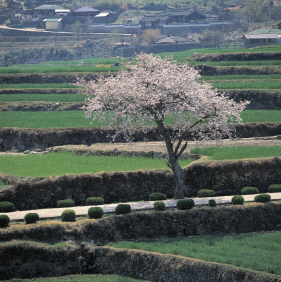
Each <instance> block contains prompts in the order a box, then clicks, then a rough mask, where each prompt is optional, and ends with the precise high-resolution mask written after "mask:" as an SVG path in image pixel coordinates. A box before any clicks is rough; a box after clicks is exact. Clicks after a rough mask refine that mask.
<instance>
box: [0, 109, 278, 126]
mask: <svg viewBox="0 0 281 282" xmlns="http://www.w3.org/2000/svg"><path fill="white" fill-rule="evenodd" d="M241 117H242V119H243V122H244V123H252V122H278V123H279V122H281V111H278V110H244V111H243V112H242V113H241ZM91 122H92V123H91ZM167 123H168V124H172V121H171V120H167ZM101 126H103V124H102V123H99V122H97V121H92V120H91V119H86V118H85V116H84V112H83V111H82V110H80V111H37V112H22V111H2V112H0V127H20V128H61V127H101Z"/></svg>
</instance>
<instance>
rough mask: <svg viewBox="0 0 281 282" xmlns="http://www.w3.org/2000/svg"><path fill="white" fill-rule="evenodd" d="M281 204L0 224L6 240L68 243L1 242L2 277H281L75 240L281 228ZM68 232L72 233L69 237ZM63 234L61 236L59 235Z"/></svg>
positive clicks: (0, 234) (98, 241)
mask: <svg viewBox="0 0 281 282" xmlns="http://www.w3.org/2000/svg"><path fill="white" fill-rule="evenodd" d="M280 228H281V204H280V203H267V204H250V205H245V206H229V207H217V208H210V207H205V208H193V209H191V210H187V211H174V212H170V211H165V212H149V213H147V212H138V213H132V214H127V215H120V216H114V217H109V218H104V219H100V220H86V221H84V222H81V223H80V225H79V224H71V223H69V224H68V225H66V224H64V225H63V224H62V223H57V224H55V222H53V223H52V222H49V223H37V224H30V225H23V226H19V227H18V228H12V227H8V228H6V229H3V228H1V229H0V238H1V240H12V239H13V237H16V238H18V239H19V238H24V239H25V240H27V239H32V240H39V241H41V242H42V239H43V240H44V239H45V240H50V238H52V235H51V236H49V235H47V236H46V233H47V234H50V233H52V234H53V235H54V236H55V237H57V238H58V235H61V236H63V238H64V239H65V240H71V241H68V243H67V244H66V245H64V246H59V247H58V246H57V247H55V246H49V245H47V244H42V243H34V242H29V241H15V240H13V241H10V242H6V243H5V244H1V245H0V277H1V278H2V279H5V280H7V279H11V278H16V277H17V278H32V277H39V276H43V277H44V276H45V277H50V276H59V275H67V274H74V273H101V274H118V275H124V276H129V277H132V278H138V279H147V280H148V279H149V280H151V281H200V282H201V281H202V282H205V281H222V282H229V281H234V279H235V281H241V282H242V281H260V282H271V281H272V282H273V281H274V282H277V281H278V282H279V281H281V278H280V276H272V275H270V274H265V273H260V272H255V271H250V270H247V269H243V268H238V267H234V266H229V265H225V264H219V263H212V262H205V261H201V260H197V259H192V258H185V257H181V256H174V255H167V254H157V253H151V252H145V251H136V250H124V249H114V248H109V247H95V246H93V245H92V244H89V243H82V244H81V245H80V246H79V245H77V244H76V243H75V242H74V241H73V240H79V241H80V240H82V242H83V241H85V240H86V241H87V242H89V241H90V240H94V242H95V244H98V245H100V244H103V243H106V242H109V241H118V240H128V239H129V240H132V239H133V240H137V239H151V238H160V237H161V236H164V237H165V238H167V237H187V236H201V235H217V234H230V233H231V234H233V233H235V234H237V233H245V232H261V231H272V230H280ZM67 238H68V239H67ZM60 239H62V238H60Z"/></svg>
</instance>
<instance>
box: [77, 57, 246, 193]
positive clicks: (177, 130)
mask: <svg viewBox="0 0 281 282" xmlns="http://www.w3.org/2000/svg"><path fill="white" fill-rule="evenodd" d="M129 68H130V70H129V71H128V70H121V71H120V72H119V73H117V74H116V75H113V76H110V77H100V78H99V79H98V81H97V83H96V82H95V81H90V82H85V81H83V80H80V81H79V85H81V86H85V87H86V89H87V94H88V95H89V98H87V100H86V106H85V115H86V117H88V118H90V117H91V118H93V119H94V120H99V121H101V122H103V123H106V124H107V126H114V127H115V128H116V131H115V134H114V135H113V136H112V137H113V139H114V138H116V136H118V135H119V134H123V135H124V136H125V138H126V140H127V141H130V140H131V137H132V134H133V133H134V131H135V129H136V127H141V128H142V129H143V130H144V132H146V130H148V129H150V128H151V127H153V128H157V130H158V133H159V135H160V136H161V138H162V140H163V141H164V142H165V145H166V148H167V152H168V156H169V161H168V163H167V165H168V166H169V167H170V168H171V169H172V171H173V173H174V179H175V198H183V197H184V194H183V188H184V171H183V170H182V168H181V167H180V166H179V164H178V159H179V158H180V157H181V155H182V154H183V152H184V151H185V149H186V147H187V141H185V139H186V135H187V134H189V135H190V134H191V135H194V136H196V138H197V139H199V140H207V139H217V140H219V139H221V138H222V136H229V137H231V136H232V133H233V128H232V127H231V123H233V122H237V123H239V122H241V121H242V120H241V118H240V112H241V111H242V110H243V109H244V108H245V106H246V104H247V102H240V103H236V102H235V101H234V100H232V99H229V98H228V97H226V96H225V95H224V94H223V93H218V92H217V90H216V89H213V88H212V86H211V85H210V84H208V83H206V82H204V81H201V80H199V78H200V75H199V72H198V71H197V70H195V69H194V68H193V67H191V66H189V65H188V64H176V63H175V62H174V61H173V59H172V57H168V56H165V57H164V58H161V57H160V56H152V55H150V54H140V55H137V57H136V60H135V61H134V62H132V63H131V64H130V66H129ZM92 95H94V96H92ZM168 119H169V123H171V124H167V120H168ZM203 127H204V130H202V128H203ZM206 128H207V130H206Z"/></svg>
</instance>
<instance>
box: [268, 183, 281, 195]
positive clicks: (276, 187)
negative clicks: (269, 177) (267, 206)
mask: <svg viewBox="0 0 281 282" xmlns="http://www.w3.org/2000/svg"><path fill="white" fill-rule="evenodd" d="M268 192H269V193H275V192H281V184H272V185H270V186H269V187H268Z"/></svg>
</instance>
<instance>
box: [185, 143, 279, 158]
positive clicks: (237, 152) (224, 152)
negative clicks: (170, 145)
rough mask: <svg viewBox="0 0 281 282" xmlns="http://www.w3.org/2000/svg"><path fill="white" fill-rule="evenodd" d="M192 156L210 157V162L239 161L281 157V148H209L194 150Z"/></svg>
mask: <svg viewBox="0 0 281 282" xmlns="http://www.w3.org/2000/svg"><path fill="white" fill-rule="evenodd" d="M190 153H191V154H200V155H204V156H208V159H209V160H237V159H247V158H268V157H280V156H281V147H280V146H270V147H266V146H261V147H260V146H239V147H222V148H219V147H209V148H194V149H191V150H190Z"/></svg>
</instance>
